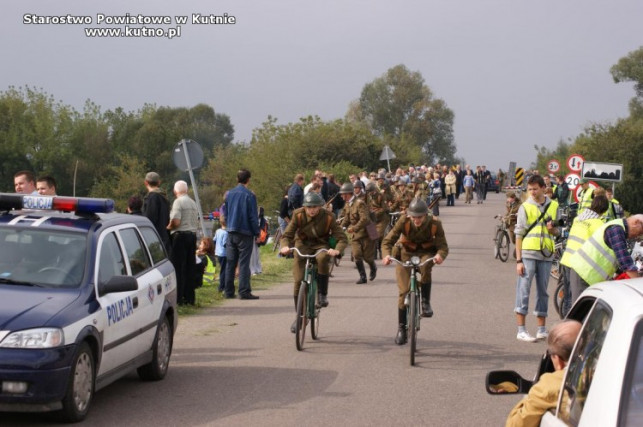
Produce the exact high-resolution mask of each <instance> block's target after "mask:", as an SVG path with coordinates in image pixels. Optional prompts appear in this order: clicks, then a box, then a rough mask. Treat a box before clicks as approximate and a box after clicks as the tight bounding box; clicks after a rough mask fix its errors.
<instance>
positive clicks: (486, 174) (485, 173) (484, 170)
mask: <svg viewBox="0 0 643 427" xmlns="http://www.w3.org/2000/svg"><path fill="white" fill-rule="evenodd" d="M482 175H483V177H484V186H483V188H482V189H483V196H482V200H487V190H489V183H490V182H491V172H489V171H488V170H487V167H486V166H484V165H483V166H482Z"/></svg>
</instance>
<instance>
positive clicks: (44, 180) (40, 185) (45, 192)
mask: <svg viewBox="0 0 643 427" xmlns="http://www.w3.org/2000/svg"><path fill="white" fill-rule="evenodd" d="M36 190H37V191H38V194H40V195H41V196H55V195H56V180H55V179H54V178H53V177H52V176H49V175H45V176H40V177H38V179H37V180H36Z"/></svg>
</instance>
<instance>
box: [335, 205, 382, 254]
mask: <svg viewBox="0 0 643 427" xmlns="http://www.w3.org/2000/svg"><path fill="white" fill-rule="evenodd" d="M342 216H343V217H344V220H343V221H342V226H343V227H345V228H346V231H347V232H348V235H349V236H350V238H351V250H352V253H353V259H354V260H355V261H356V262H357V261H366V262H367V263H368V264H372V263H373V260H374V258H375V245H374V243H373V241H372V240H371V239H370V237H368V232H367V231H366V226H367V225H368V224H370V223H371V218H370V212H369V209H368V206H367V204H366V201H365V199H364V198H363V197H353V198H352V199H351V200H350V201H349V202H347V203H346V205H345V206H344V213H343V215H342Z"/></svg>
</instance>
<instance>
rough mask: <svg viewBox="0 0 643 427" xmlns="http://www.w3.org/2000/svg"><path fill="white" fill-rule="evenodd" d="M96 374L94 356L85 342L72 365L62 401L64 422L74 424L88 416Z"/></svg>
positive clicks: (61, 412) (61, 414)
mask: <svg viewBox="0 0 643 427" xmlns="http://www.w3.org/2000/svg"><path fill="white" fill-rule="evenodd" d="M95 373H96V369H95V366H94V354H93V353H92V350H91V348H89V344H87V343H86V342H83V343H82V344H81V345H80V347H79V348H78V352H77V353H76V356H75V357H74V361H73V363H72V365H71V372H70V374H69V380H68V384H67V392H66V393H65V397H64V398H63V400H62V405H63V408H62V410H61V411H60V416H61V418H62V419H63V420H64V421H66V422H71V423H74V422H78V421H82V420H83V419H84V418H85V417H86V416H87V413H88V412H89V405H90V403H91V401H92V397H94V383H95V380H96V378H95Z"/></svg>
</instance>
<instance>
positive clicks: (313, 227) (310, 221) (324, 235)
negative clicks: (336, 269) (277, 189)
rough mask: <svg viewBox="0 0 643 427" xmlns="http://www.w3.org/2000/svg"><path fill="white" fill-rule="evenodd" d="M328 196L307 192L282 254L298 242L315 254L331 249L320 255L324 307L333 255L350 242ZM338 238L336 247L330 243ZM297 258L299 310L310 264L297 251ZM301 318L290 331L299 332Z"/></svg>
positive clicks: (283, 241) (294, 270)
mask: <svg viewBox="0 0 643 427" xmlns="http://www.w3.org/2000/svg"><path fill="white" fill-rule="evenodd" d="M324 203H325V202H324V199H323V198H322V196H321V195H320V194H318V193H315V192H314V191H310V192H308V193H306V195H305V196H304V202H303V207H301V208H299V209H296V210H295V211H294V212H293V214H292V218H291V219H290V222H289V223H288V226H287V227H286V231H285V232H284V234H283V237H282V238H281V242H280V244H281V249H280V251H279V252H280V253H281V254H282V255H288V254H289V253H290V252H291V250H290V248H291V247H293V246H295V247H296V248H297V249H299V251H300V252H301V253H303V254H305V255H312V254H314V253H315V252H317V251H318V250H319V249H328V252H322V253H320V254H319V255H317V257H316V260H317V272H318V274H317V285H318V294H319V304H320V305H321V306H322V307H327V306H328V298H327V295H328V277H329V275H330V265H329V262H330V257H332V256H337V257H339V256H341V254H342V253H343V252H344V249H345V248H346V246H347V245H348V239H347V238H346V233H344V230H342V228H341V227H340V226H339V225H338V224H337V220H336V218H335V215H334V214H333V213H332V212H329V211H327V210H326V209H322V206H323V205H324ZM331 236H332V237H334V238H335V240H336V241H337V244H336V246H335V248H331V247H330V237H331ZM294 255H295V262H294V263H293V268H292V275H293V279H294V284H295V286H294V289H293V290H294V293H293V296H294V301H295V310H297V296H298V295H299V287H300V286H301V281H302V280H303V279H304V273H305V271H304V270H305V268H306V258H302V257H300V256H299V254H297V252H295V254H294ZM296 325H297V319H295V321H294V322H293V324H292V325H291V327H290V332H292V333H295V329H296Z"/></svg>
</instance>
